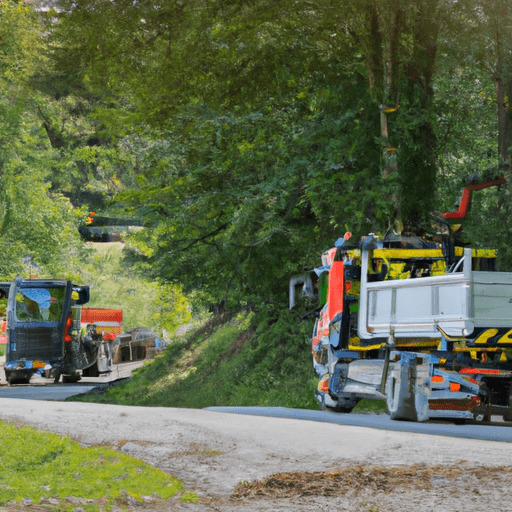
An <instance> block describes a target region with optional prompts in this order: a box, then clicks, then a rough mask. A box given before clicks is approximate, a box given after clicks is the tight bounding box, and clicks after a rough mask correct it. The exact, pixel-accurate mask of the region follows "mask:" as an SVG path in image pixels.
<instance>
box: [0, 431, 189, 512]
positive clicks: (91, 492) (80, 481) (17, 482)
mask: <svg viewBox="0 0 512 512" xmlns="http://www.w3.org/2000/svg"><path fill="white" fill-rule="evenodd" d="M0 442H1V444H2V452H1V453H0V466H1V467H2V479H1V481H0V505H6V504H7V503H9V502H11V501H16V502H21V500H22V499H24V498H29V499H31V500H32V501H33V502H35V503H39V500H40V499H41V498H50V497H53V498H57V499H58V498H60V499H62V500H63V504H62V505H63V506H65V505H64V500H65V499H66V498H67V497H69V496H74V497H76V498H85V499H93V500H99V499H101V500H105V501H106V502H108V510H110V509H111V507H112V505H114V504H116V506H117V505H118V504H119V505H121V504H122V503H123V497H127V496H131V497H133V498H135V499H138V500H141V496H147V495H152V494H153V493H156V494H157V495H158V496H159V497H160V498H161V499H167V498H169V497H171V496H174V495H175V494H177V493H183V491H184V488H183V485H182V483H181V482H180V481H179V480H177V479H176V478H174V477H172V476H170V475H168V474H166V473H164V472H163V471H160V470H158V469H155V468H153V467H152V466H149V465H147V464H145V463H143V462H141V461H138V460H135V459H132V458H130V457H128V456H127V455H124V454H122V453H119V452H118V451H115V450H113V449H109V448H104V447H92V448H82V447H81V446H80V445H79V444H78V443H77V442H75V441H72V440H71V439H69V438H67V437H62V436H59V435H57V434H51V433H49V432H40V431H37V430H35V429H34V428H32V427H19V426H16V425H11V424H7V423H0ZM191 498H193V497H192V496H191ZM97 506H98V505H97V504H89V505H84V509H85V510H93V509H94V510H97Z"/></svg>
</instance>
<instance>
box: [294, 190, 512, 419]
mask: <svg viewBox="0 0 512 512" xmlns="http://www.w3.org/2000/svg"><path fill="white" fill-rule="evenodd" d="M501 183H503V181H502V180H491V181H488V182H485V183H482V184H480V185H471V186H472V187H480V188H485V186H494V185H499V184H501ZM480 188H473V189H471V190H470V191H469V194H467V193H466V191H465V195H463V201H462V202H461V205H462V206H460V207H459V210H458V211H457V212H448V213H447V214H444V216H443V217H444V219H446V220H447V221H448V222H450V221H451V220H452V219H453V221H455V222H457V223H459V222H460V221H461V219H463V218H464V216H465V214H466V211H467V208H468V204H469V201H470V197H471V191H472V190H479V189H480ZM456 230H458V227H457V228H456V229H455V230H454V231H453V232H455V231H456ZM350 240H351V234H350V233H346V234H345V236H344V237H343V238H342V239H339V240H338V241H337V242H336V243H335V247H334V248H332V249H330V250H328V251H326V252H325V253H324V254H323V256H322V266H321V267H319V268H317V269H315V270H314V271H313V272H312V273H305V274H302V275H298V276H295V277H293V278H292V280H291V282H290V307H293V305H294V303H295V300H296V295H297V289H298V288H301V289H302V292H301V294H302V295H303V296H307V297H313V296H315V295H316V296H318V297H319V305H318V308H317V309H316V312H317V319H316V322H315V326H314V329H313V334H312V339H311V346H312V354H313V365H314V369H315V372H316V374H317V375H318V379H319V381H318V387H317V390H316V396H317V398H318V400H319V402H320V404H321V407H322V408H323V409H326V410H333V411H338V412H350V411H351V410H352V409H353V408H354V407H355V406H356V405H357V403H358V402H359V401H360V400H361V399H363V398H371V399H381V400H385V401H386V405H387V409H388V413H389V415H390V417H391V419H396V420H411V421H427V420H430V419H451V420H454V421H455V422H458V423H462V422H465V421H466V420H476V421H486V420H489V419H490V417H491V414H499V415H501V416H503V418H504V419H505V420H506V421H512V272H498V271H497V270H496V251H494V250H483V249H471V248H469V247H465V246H464V244H462V243H460V241H458V240H457V239H456V238H454V237H451V238H450V240H446V239H443V238H441V239H438V240H431V241H430V242H427V241H425V240H424V239H421V238H419V237H402V236H387V237H384V238H383V239H379V237H377V236H375V235H373V234H371V235H369V236H366V237H363V238H362V239H361V240H360V242H358V243H356V244H354V245H350ZM315 289H317V292H316V293H314V291H315Z"/></svg>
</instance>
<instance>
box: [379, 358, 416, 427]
mask: <svg viewBox="0 0 512 512" xmlns="http://www.w3.org/2000/svg"><path fill="white" fill-rule="evenodd" d="M410 367H411V361H409V360H406V359H405V360H400V361H398V362H397V363H395V367H394V369H393V371H392V372H390V374H389V375H388V379H387V382H386V406H387V409H388V413H389V417H390V418H391V419H392V420H412V421H416V420H417V416H416V407H415V403H414V394H413V393H411V384H412V383H411V382H409V381H410V380H411V377H410V375H409V373H410V372H409V369H410Z"/></svg>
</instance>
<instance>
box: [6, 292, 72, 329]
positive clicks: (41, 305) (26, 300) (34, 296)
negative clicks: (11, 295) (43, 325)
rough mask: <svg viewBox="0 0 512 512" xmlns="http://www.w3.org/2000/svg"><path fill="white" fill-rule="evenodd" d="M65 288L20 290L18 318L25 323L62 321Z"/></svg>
mask: <svg viewBox="0 0 512 512" xmlns="http://www.w3.org/2000/svg"><path fill="white" fill-rule="evenodd" d="M64 293H65V288H18V292H17V294H16V318H17V319H18V320H21V321H25V322H48V321H50V322H54V321H58V320H60V317H61V315H62V306H63V303H64Z"/></svg>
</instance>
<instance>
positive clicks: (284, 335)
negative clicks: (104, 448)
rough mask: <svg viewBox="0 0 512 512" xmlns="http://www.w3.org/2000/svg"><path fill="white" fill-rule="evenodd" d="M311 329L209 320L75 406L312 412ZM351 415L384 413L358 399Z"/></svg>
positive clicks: (249, 319) (241, 319)
mask: <svg viewBox="0 0 512 512" xmlns="http://www.w3.org/2000/svg"><path fill="white" fill-rule="evenodd" d="M310 331H311V322H308V321H300V319H299V318H298V316H297V314H294V313H290V312H288V311H286V310H284V311H281V312H280V313H279V314H276V313H275V312H273V311H272V310H270V309H269V310H268V311H260V312H257V313H254V312H250V313H241V314H239V315H236V316H233V317H231V318H227V317H226V316H224V317H217V318H212V319H210V320H209V321H208V322H207V323H206V324H204V325H203V326H202V327H201V328H199V329H197V330H195V331H192V332H190V333H189V334H188V335H186V336H185V337H184V338H183V339H181V340H176V341H174V342H173V343H172V344H171V345H170V346H169V347H168V348H167V350H166V351H165V353H164V354H163V355H161V356H160V357H158V358H156V359H155V360H154V361H151V362H148V363H147V364H146V365H144V366H143V367H142V368H140V369H139V370H137V371H136V372H134V374H133V375H132V378H131V379H130V380H129V381H127V382H126V383H123V384H121V385H118V386H115V387H112V388H110V389H109V390H108V392H107V393H105V394H104V395H89V396H83V397H75V398H72V399H71V400H83V401H91V402H101V403H115V404H124V405H144V406H155V407H189V408H203V407H208V406H219V405H220V406H222V405H228V406H280V407H291V408H300V409H318V408H319V405H318V402H317V401H316V400H315V398H314V390H315V387H316V384H317V379H316V376H315V375H314V372H313V368H312V364H311V352H310V345H309V343H310V342H309V335H310ZM356 411H360V412H361V411H365V412H368V411H375V412H385V407H384V404H383V403H382V402H379V401H370V400H365V401H363V402H361V403H360V404H359V405H358V406H357V408H356Z"/></svg>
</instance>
